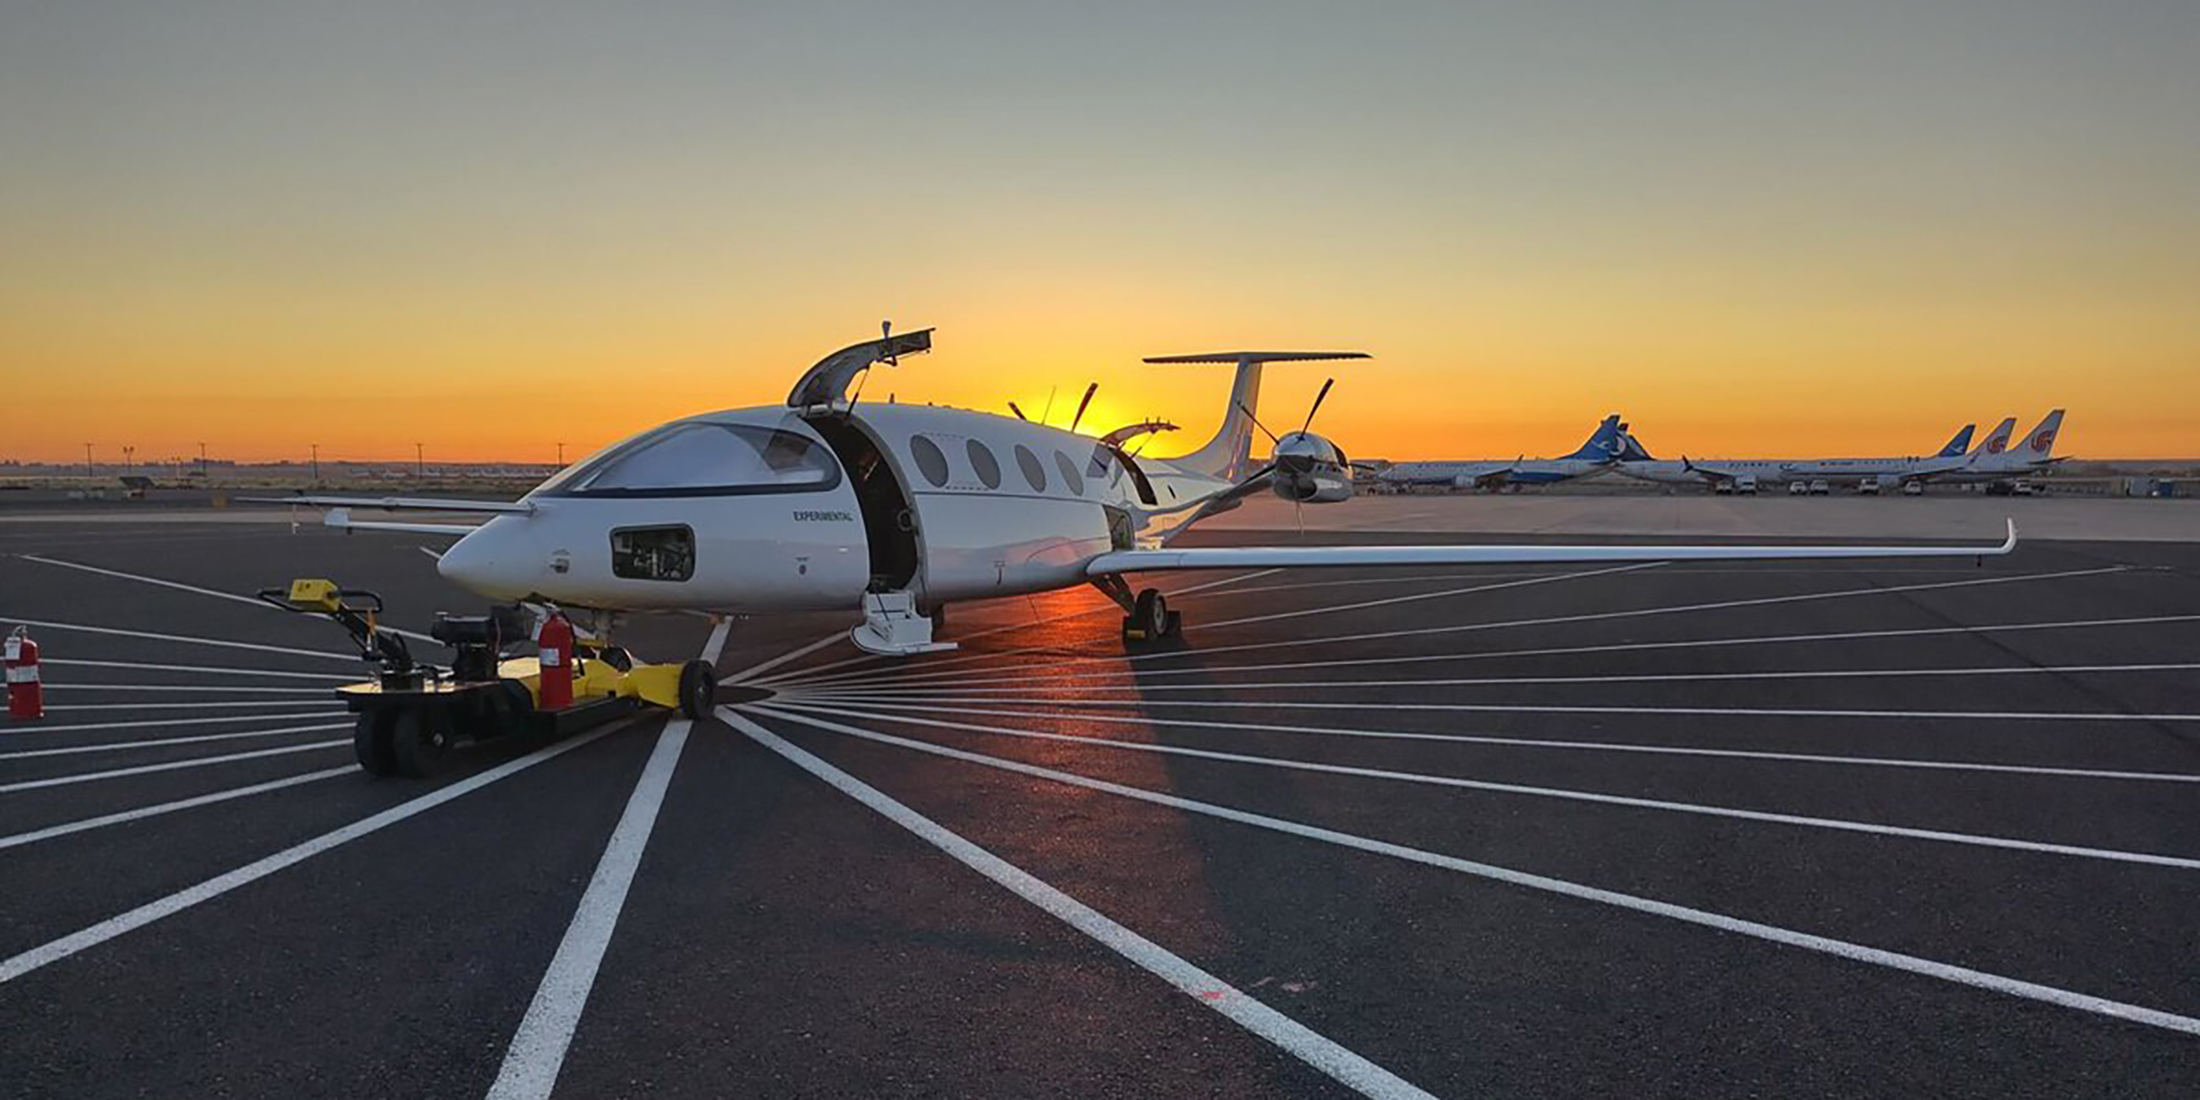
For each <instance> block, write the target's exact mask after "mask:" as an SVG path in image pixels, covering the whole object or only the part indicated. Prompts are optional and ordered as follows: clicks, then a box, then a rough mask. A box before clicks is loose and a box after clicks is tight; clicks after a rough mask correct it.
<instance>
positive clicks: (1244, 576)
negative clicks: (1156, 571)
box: [758, 569, 1283, 684]
mask: <svg viewBox="0 0 2200 1100" xmlns="http://www.w3.org/2000/svg"><path fill="white" fill-rule="evenodd" d="M1281 572H1283V570H1281V569H1256V570H1254V571H1253V572H1250V573H1239V574H1237V575H1236V576H1231V577H1222V578H1220V579H1218V580H1211V581H1201V582H1200V583H1198V584H1194V585H1187V586H1185V587H1183V588H1177V589H1171V590H1169V591H1168V592H1166V593H1165V595H1167V596H1168V598H1170V599H1172V600H1173V599H1176V598H1178V597H1181V596H1189V595H1192V594H1194V593H1197V592H1205V591H1208V590H1210V589H1215V588H1221V587H1223V586H1224V585H1231V584H1236V583H1238V582H1239V581H1249V580H1253V579H1256V578H1259V577H1265V576H1268V575H1270V574H1273V573H1281ZM1008 598H1013V597H1008ZM1114 609H1115V603H1114V602H1113V601H1104V602H1102V603H1099V604H1097V605H1095V606H1092V607H1087V608H1081V609H1079V610H1076V611H1065V612H1063V613H1061V614H1059V615H1048V616H1045V617H1042V618H1037V619H1019V620H1017V621H1016V622H1012V623H1003V624H1001V625H999V626H989V627H986V628H985V629H983V630H973V631H971V632H969V633H967V634H959V635H957V636H956V637H955V641H956V642H958V643H961V642H968V641H971V640H972V639H976V638H982V637H985V636H987V635H990V634H999V633H1001V632H1003V631H1008V630H1026V629H1029V628H1031V627H1035V626H1045V625H1047V624H1048V623H1058V622H1065V621H1067V620H1070V619H1082V618H1084V617H1085V616H1087V615H1098V614H1100V613H1102V612H1104V611H1111V610H1114ZM841 633H843V634H845V633H847V632H846V631H842V632H841ZM989 656H994V654H987V653H966V654H962V655H960V656H956V657H943V658H940V659H938V660H935V661H933V662H932V664H933V666H934V667H936V666H939V665H953V664H961V663H963V662H965V661H977V660H983V659H985V658H986V657H989ZM881 660H892V658H883V657H879V656H877V655H875V654H869V653H866V654H862V655H860V656H856V657H847V658H843V659H841V660H838V661H829V662H827V663H825V664H821V665H813V666H811V667H809V668H805V669H798V670H796V671H794V672H787V673H781V674H780V675H778V676H771V677H766V678H765V679H763V680H761V681H758V683H760V684H771V683H777V682H782V681H785V680H787V679H789V678H808V677H811V676H817V675H819V674H822V673H826V672H831V671H833V670H834V669H840V668H846V667H848V666H849V665H858V664H865V663H867V662H875V661H881ZM876 671H879V670H878V669H876V668H872V669H865V670H863V671H861V672H857V673H853V675H867V674H869V673H871V672H876Z"/></svg>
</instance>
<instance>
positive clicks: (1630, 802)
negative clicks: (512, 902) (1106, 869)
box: [790, 704, 2200, 871]
mask: <svg viewBox="0 0 2200 1100" xmlns="http://www.w3.org/2000/svg"><path fill="white" fill-rule="evenodd" d="M790 709H792V708H790ZM801 709H803V710H805V711H818V712H821V713H825V714H837V715H840V716H842V717H844V718H865V719H870V720H872V721H894V722H903V723H909V724H915V725H923V726H936V727H939V728H941V729H950V730H957V731H959V732H963V733H981V734H997V735H999V736H1003V737H1019V738H1024V739H1027V740H1034V741H1055V742H1063V741H1066V742H1071V743H1074V744H1080V745H1096V746H1100V747H1102V748H1110V749H1125V750H1128V751H1131V752H1150V753H1157V754H1160V755H1163V756H1184V757H1191V758H1193V759H1198V760H1218V761H1221V762H1223V763H1228V764H1253V765H1256V766H1259V767H1267V768H1282V769H1285V770H1288V771H1307V772H1321V773H1323V774H1325V775H1349V776H1352V777H1354V778H1358V779H1387V780H1391V781H1394V782H1400V783H1417V784H1423V785H1426V786H1435V787H1453V788H1458V789H1461V790H1471V791H1489V792H1492V793H1495V794H1517V795H1526V796H1528V797H1531V798H1556V799H1563V800H1565V801H1569V802H1593V803H1596V804H1598V805H1604V806H1625V807H1627V808H1629V809H1637V810H1660V811H1665V812H1668V813H1683V814H1695V815H1699V816H1703V817H1723V818H1732V819H1735V820H1739V821H1760V822H1765V823H1767V824H1773V825H1797V826H1802V827H1804V828H1810V829H1832V830H1836V831H1839V832H1849V833H1868V834H1871V835H1874V836H1897V837H1902V838H1904V839H1906V840H1936V841H1944V842H1946V843H1950V844H1968V845H1972V846H1974V847H1980V848H2006V849H2010V850H2013V851H2020V852H2038V853H2042V854H2045V855H2058V856H2075V857H2078V858H2082V859H2101V860H2109V861H2111V862H2116V863H2144V864H2150V865H2152V866H2156V867H2176V868H2179V869H2180V870H2187V871H2195V870H2200V859H2189V858H2186V857H2183V856H2166V855H2157V854H2155V853H2152V852H2129V851H2124V850H2121V849H2117V848H2091V847H2086V846H2084V845H2079V844H2053V843H2048V842H2046V841H2038V840H2021V839H2018V838H2015V837H2000V836H1986V835H1981V834H1977V833H1958V832H1951V831H1948V830H1944V829H1916V828H1911V827H1908V826H1904V825H1880V824H1877V823H1874V822H1870V821H1853V820H1850V819H1848V818H1840V817H1812V816H1809V815H1805V814H1783V813H1773V812H1770V811H1766V810H1743V809H1737V808H1734V807H1730V806H1710V805H1705V804H1703V803H1700V802H1673V801H1669V800H1666V799H1662V798H1631V797H1628V796H1626V795H1617V794H1600V793H1598V792H1596V791H1582V790H1575V789H1572V788H1569V787H1537V786H1531V785H1528V784H1524V783H1497V782H1492V781H1490V780H1486V779H1466V778H1463V777H1460V776H1453V775H1425V774H1422V773H1420V772H1401V771H1392V770H1390V769H1388V768H1362V767H1356V766H1353V765H1350V764H1324V763H1319V762H1316V761H1312V760H1287V759H1282V758H1279V757H1273V756H1255V755H1252V754H1250V753H1242V752H1221V751H1218V750H1215V749H1195V748H1189V747H1186V746H1183V745H1159V744H1154V743H1152V742H1148V741H1116V740H1111V739H1109V738H1105V737H1091V736H1085V735H1080V734H1072V733H1052V732H1045V731H1041V730H1020V729H1010V728H1008V727H1006V726H986V725H979V724H976V723H972V722H954V721H947V720H944V719H938V718H921V717H918V716H915V715H904V714H897V715H892V716H887V715H881V714H878V713H876V712H871V711H861V710H849V709H845V708H841V707H829V706H822V705H818V704H803V705H802V706H801Z"/></svg>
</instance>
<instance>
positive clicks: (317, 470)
mask: <svg viewBox="0 0 2200 1100" xmlns="http://www.w3.org/2000/svg"><path fill="white" fill-rule="evenodd" d="M306 445H307V446H309V447H311V448H313V483H314V484H315V485H319V484H320V483H321V445H320V444H318V443H308V444H306Z"/></svg>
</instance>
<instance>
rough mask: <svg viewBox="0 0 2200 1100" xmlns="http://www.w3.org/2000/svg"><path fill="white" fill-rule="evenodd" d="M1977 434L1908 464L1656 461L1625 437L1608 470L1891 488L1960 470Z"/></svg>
mask: <svg viewBox="0 0 2200 1100" xmlns="http://www.w3.org/2000/svg"><path fill="white" fill-rule="evenodd" d="M1977 430H1978V425H1976V424H1965V425H1964V426H1963V427H1962V428H1961V429H1960V430H1958V431H1957V432H1956V434H1955V436H1954V437H1953V438H1951V439H1949V440H1948V442H1947V443H1946V444H1945V445H1943V446H1942V447H1941V448H1940V450H1939V451H1938V452H1937V453H1935V454H1932V455H1930V456H1925V457H1918V456H1911V457H1907V458H1709V459H1690V458H1685V457H1684V458H1680V459H1657V458H1652V457H1651V456H1650V452H1649V451H1647V450H1645V449H1644V448H1643V446H1642V443H1641V441H1640V440H1637V439H1636V438H1635V437H1634V436H1633V435H1632V434H1629V435H1628V436H1627V437H1626V439H1625V440H1623V441H1622V445H1621V457H1620V460H1619V461H1618V462H1616V463H1614V464H1613V467H1612V468H1613V469H1614V470H1616V471H1617V472H1619V473H1621V474H1624V475H1626V476H1627V477H1632V478H1640V479H1642V480H1644V481H1660V482H1666V483H1669V484H1712V485H1717V484H1719V483H1721V482H1726V483H1730V484H1731V483H1733V482H1737V481H1741V480H1743V479H1754V480H1756V481H1760V482H1783V481H1816V480H1825V481H1850V482H1855V481H1862V480H1865V479H1872V480H1876V481H1878V482H1881V483H1883V484H1893V483H1899V482H1902V481H1905V480H1909V479H1911V478H1917V477H1922V476H1926V475H1928V474H1930V473H1933V472H1936V471H1939V470H1942V469H1949V468H1954V467H1956V466H1960V465H1961V464H1962V463H1963V461H1964V448H1966V447H1968V446H1970V444H1971V435H1972V433H1973V432H1976V431H1977ZM2001 438H2002V439H2003V440H2007V439H2008V433H2007V432H2006V431H2004V432H2002V433H2001ZM1989 442H1991V440H1989Z"/></svg>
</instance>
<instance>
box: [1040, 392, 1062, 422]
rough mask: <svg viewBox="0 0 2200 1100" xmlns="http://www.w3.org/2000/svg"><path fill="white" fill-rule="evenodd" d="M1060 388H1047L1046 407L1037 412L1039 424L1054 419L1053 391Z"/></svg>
mask: <svg viewBox="0 0 2200 1100" xmlns="http://www.w3.org/2000/svg"><path fill="white" fill-rule="evenodd" d="M1061 388H1062V387H1060V386H1048V387H1047V407H1046V408H1043V409H1040V410H1039V423H1041V424H1044V423H1046V422H1047V421H1049V420H1052V419H1053V418H1054V391H1055V390H1058V389H1061Z"/></svg>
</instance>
